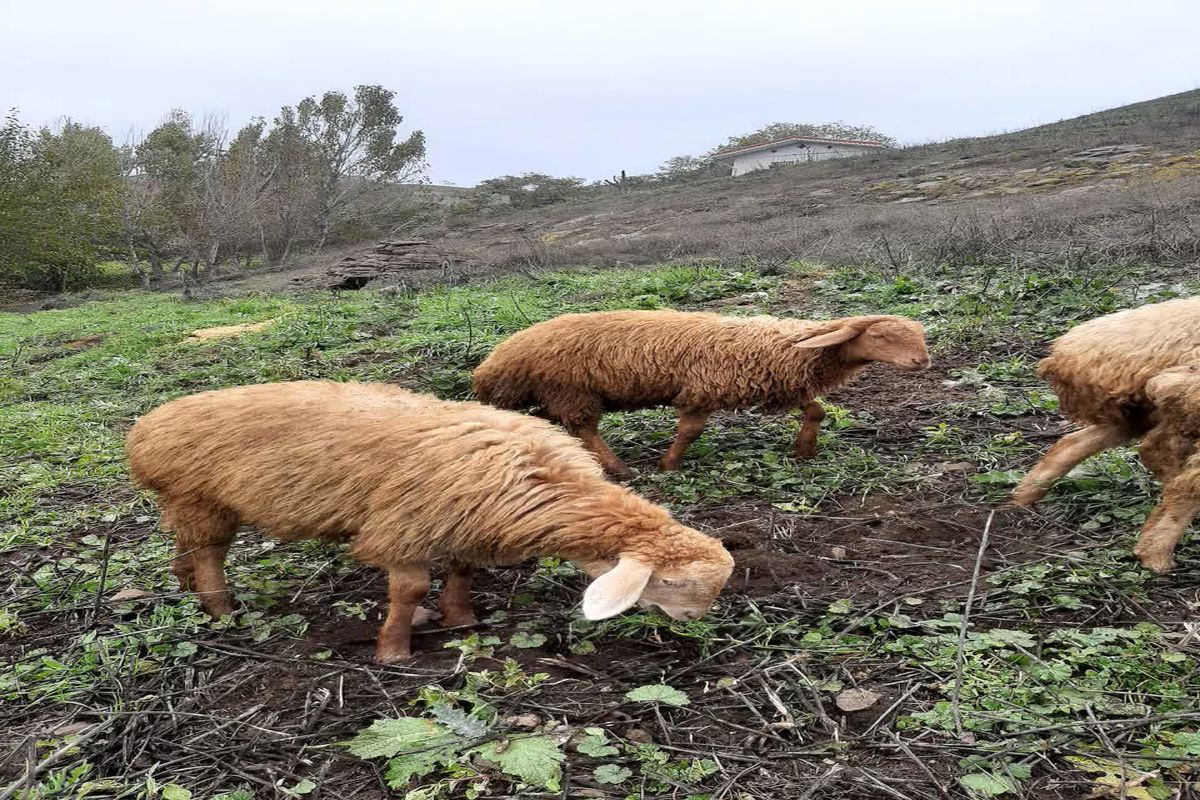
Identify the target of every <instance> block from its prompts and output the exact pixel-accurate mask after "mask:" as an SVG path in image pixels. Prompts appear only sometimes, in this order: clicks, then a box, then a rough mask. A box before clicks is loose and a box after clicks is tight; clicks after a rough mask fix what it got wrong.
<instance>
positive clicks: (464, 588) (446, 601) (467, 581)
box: [438, 562, 478, 628]
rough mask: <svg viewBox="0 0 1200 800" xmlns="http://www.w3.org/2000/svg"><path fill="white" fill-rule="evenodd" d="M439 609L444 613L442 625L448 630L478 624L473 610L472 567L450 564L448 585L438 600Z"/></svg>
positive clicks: (447, 574) (447, 576)
mask: <svg viewBox="0 0 1200 800" xmlns="http://www.w3.org/2000/svg"><path fill="white" fill-rule="evenodd" d="M438 609H439V610H440V611H441V612H442V625H443V626H444V627H447V628H453V627H457V626H459V625H474V624H475V623H476V622H478V620H476V619H475V612H474V611H472V610H471V568H470V567H468V566H467V565H465V564H459V563H457V562H452V563H451V564H450V569H449V571H448V572H447V573H446V583H445V585H444V586H442V596H441V597H440V598H439V599H438Z"/></svg>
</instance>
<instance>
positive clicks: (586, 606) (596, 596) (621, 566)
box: [579, 531, 733, 619]
mask: <svg viewBox="0 0 1200 800" xmlns="http://www.w3.org/2000/svg"><path fill="white" fill-rule="evenodd" d="M691 533H693V534H695V535H696V536H697V537H702V538H703V539H705V540H707V542H708V543H710V544H707V545H706V546H705V547H703V548H702V549H703V551H704V552H702V553H697V554H696V557H695V558H692V559H690V560H682V561H671V562H670V563H669V564H658V565H655V564H653V563H651V560H650V559H646V558H644V557H642V556H639V555H626V554H622V555H621V556H620V557H619V558H617V559H615V560H607V561H582V562H580V564H579V565H580V566H581V567H582V568H583V570H584V572H586V573H588V574H589V575H591V576H592V578H593V579H594V580H593V581H592V583H591V584H590V585H589V586H588V588H587V591H586V592H584V594H583V615H584V616H585V617H587V618H588V619H605V618H607V617H611V616H615V615H616V614H620V613H621V612H622V611H624V610H626V609H628V608H630V607H632V606H633V605H634V604H635V603H638V604H640V605H643V606H658V607H659V608H661V609H662V610H663V611H664V612H665V613H666V614H667V616H669V617H671V618H672V619H700V618H701V617H703V616H704V615H705V614H706V613H708V609H709V608H711V607H712V604H713V603H714V602H715V601H716V599H717V595H719V594H720V593H721V589H722V588H723V587H724V586H725V582H726V581H728V580H729V576H730V574H732V572H733V557H732V556H730V555H729V551H727V550H726V549H725V547H724V546H723V545H722V544H721V543H720V542H718V541H717V540H716V539H711V538H710V537H707V536H703V535H702V534H699V533H696V532H695V531H691ZM669 547H670V546H669V545H667V546H666V547H664V550H669ZM689 555H690V554H689Z"/></svg>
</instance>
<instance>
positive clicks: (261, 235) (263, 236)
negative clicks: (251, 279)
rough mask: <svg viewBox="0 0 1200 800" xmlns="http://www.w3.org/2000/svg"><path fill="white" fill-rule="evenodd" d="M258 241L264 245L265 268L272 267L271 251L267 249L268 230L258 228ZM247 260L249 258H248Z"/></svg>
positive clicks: (260, 226)
mask: <svg viewBox="0 0 1200 800" xmlns="http://www.w3.org/2000/svg"><path fill="white" fill-rule="evenodd" d="M258 241H259V244H261V245H262V257H263V266H264V267H269V266H271V251H270V250H268V249H267V229H266V228H264V227H263V226H262V225H259V226H258ZM247 258H249V257H248V256H247Z"/></svg>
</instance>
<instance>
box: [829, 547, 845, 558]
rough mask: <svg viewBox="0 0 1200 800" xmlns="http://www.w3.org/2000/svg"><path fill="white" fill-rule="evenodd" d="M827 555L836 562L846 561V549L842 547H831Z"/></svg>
mask: <svg viewBox="0 0 1200 800" xmlns="http://www.w3.org/2000/svg"><path fill="white" fill-rule="evenodd" d="M829 554H830V555H831V556H833V557H834V558H836V559H837V560H838V561H845V560H846V548H844V547H831V548H829Z"/></svg>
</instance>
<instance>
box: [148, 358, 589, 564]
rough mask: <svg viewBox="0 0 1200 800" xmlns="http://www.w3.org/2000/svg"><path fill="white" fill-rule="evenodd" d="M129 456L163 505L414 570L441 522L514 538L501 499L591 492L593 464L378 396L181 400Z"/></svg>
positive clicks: (297, 386) (489, 414)
mask: <svg viewBox="0 0 1200 800" xmlns="http://www.w3.org/2000/svg"><path fill="white" fill-rule="evenodd" d="M128 450H129V457H130V465H131V467H132V470H133V473H134V476H135V477H136V478H137V480H138V481H139V482H140V483H141V484H143V485H145V486H147V487H148V488H152V489H156V490H158V491H159V492H161V493H163V494H164V495H166V496H167V497H168V498H174V499H176V500H181V501H183V502H211V503H215V504H217V505H220V506H223V507H226V508H229V509H231V510H233V511H235V512H236V513H237V514H238V516H239V517H240V518H241V519H242V521H243V522H246V523H249V524H254V525H258V526H260V527H263V528H266V529H268V530H270V531H272V532H273V533H275V534H277V535H280V536H285V537H287V538H303V537H309V536H327V535H339V534H340V535H347V536H356V535H368V534H369V535H370V536H375V537H381V538H386V539H389V540H392V541H391V544H390V545H389V547H390V548H391V552H392V553H393V554H394V555H397V557H399V556H400V555H402V554H404V555H406V556H408V557H412V558H419V557H423V556H429V555H430V554H433V553H435V552H436V551H438V550H439V547H440V546H441V545H442V544H443V542H442V540H441V539H440V538H439V537H442V538H444V537H445V536H446V535H447V534H448V533H451V532H453V525H452V524H450V522H451V521H452V522H453V523H455V524H457V525H459V526H464V527H466V528H468V529H478V528H480V527H483V528H488V527H489V526H490V527H491V528H497V527H503V526H504V525H506V524H507V525H511V524H513V520H512V519H505V518H504V514H505V513H510V512H513V511H514V510H515V511H519V510H520V504H519V503H514V502H511V501H510V502H508V503H507V504H504V503H498V502H496V499H497V497H500V496H502V495H504V494H505V493H506V492H508V493H513V492H516V493H518V494H520V493H522V492H524V493H525V495H528V494H530V491H529V489H530V487H531V486H533V487H534V488H536V489H539V490H540V489H541V488H542V487H543V486H544V485H552V486H556V485H559V484H561V483H562V482H564V481H567V482H569V481H571V480H589V479H590V480H600V479H601V478H600V475H601V473H600V470H599V467H598V466H597V465H596V463H595V459H594V458H593V457H592V456H591V455H590V454H588V453H587V452H586V451H584V450H583V449H582V447H581V446H580V445H579V443H578V442H577V441H575V440H574V439H572V438H571V437H568V436H566V435H565V434H563V433H562V432H560V431H558V430H557V429H556V428H555V427H554V426H552V425H549V424H548V423H546V422H543V421H541V420H536V419H532V418H528V417H523V416H520V415H517V414H512V413H509V412H504V411H499V410H497V409H494V408H489V407H487V406H482V405H480V404H477V403H452V402H448V401H441V400H438V399H436V398H432V397H427V396H424V395H416V394H411V393H409V392H406V391H404V390H402V389H399V388H397V387H391V386H385V385H367V384H340V383H324V382H297V383H290V384H265V385H261V386H248V387H240V388H236V389H226V390H220V391H216V392H205V393H202V394H199V395H192V396H190V397H184V398H181V399H179V400H176V401H173V402H171V403H168V404H166V405H164V406H162V407H160V408H158V409H156V410H155V411H152V412H150V413H149V414H147V415H146V416H144V417H143V418H142V419H141V420H139V421H138V423H137V424H136V425H135V426H134V428H133V430H132V431H131V432H130V434H129V438H128ZM533 493H535V494H536V492H533ZM543 494H544V491H543ZM357 546H358V545H357V543H356V547H357Z"/></svg>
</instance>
